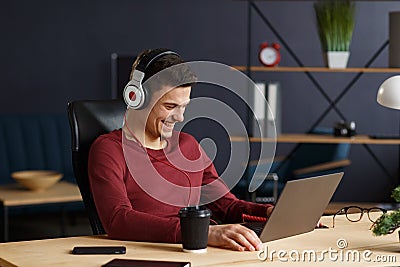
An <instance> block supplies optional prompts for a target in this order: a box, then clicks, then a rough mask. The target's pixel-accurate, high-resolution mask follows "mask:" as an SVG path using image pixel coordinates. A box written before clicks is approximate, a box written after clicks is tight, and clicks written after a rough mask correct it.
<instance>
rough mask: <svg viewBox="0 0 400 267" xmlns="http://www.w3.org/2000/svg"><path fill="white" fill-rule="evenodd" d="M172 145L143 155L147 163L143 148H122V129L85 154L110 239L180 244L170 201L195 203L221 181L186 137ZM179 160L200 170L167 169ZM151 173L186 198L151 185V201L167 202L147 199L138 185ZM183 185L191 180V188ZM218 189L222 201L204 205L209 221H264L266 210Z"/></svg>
mask: <svg viewBox="0 0 400 267" xmlns="http://www.w3.org/2000/svg"><path fill="white" fill-rule="evenodd" d="M174 137H178V138H174ZM171 140H172V141H171ZM171 140H169V142H168V146H167V148H166V149H164V150H152V149H146V150H147V151H146V152H147V153H148V154H149V155H150V157H149V156H147V155H146V153H144V148H142V147H140V146H139V145H138V144H137V143H135V142H132V141H131V142H129V146H126V145H124V146H123V145H122V142H123V141H122V130H121V129H120V130H115V131H113V132H111V133H109V134H105V135H102V136H100V137H99V138H97V139H96V141H95V142H94V143H93V144H92V146H91V149H90V153H89V165H88V167H89V180H90V185H91V189H92V193H93V198H94V201H95V204H96V208H97V211H98V214H99V217H100V220H101V222H102V224H103V226H104V228H105V230H106V232H107V234H108V236H109V237H110V238H113V239H121V240H133V241H148V242H171V243H172V242H181V235H180V224H179V217H178V212H179V209H180V206H179V205H178V206H177V205H174V204H173V203H174V201H181V202H180V203H190V204H195V203H198V201H199V200H200V198H201V197H204V196H202V192H201V190H200V189H201V188H200V187H201V186H202V185H205V184H210V183H212V182H215V181H217V182H218V181H220V179H218V180H216V179H217V178H218V174H217V172H216V170H215V168H214V165H213V164H212V162H211V161H210V160H209V159H208V157H207V156H205V153H201V149H200V147H199V144H198V143H197V141H196V140H195V139H194V138H193V137H192V136H191V135H188V134H185V133H178V132H174V135H173V137H172V138H171ZM173 140H178V141H176V142H174V141H173ZM178 147H179V149H177V148H178ZM123 149H125V153H129V155H133V156H132V157H131V156H129V158H130V159H128V164H127V161H126V160H125V157H124V151H123ZM178 154H179V155H181V154H183V155H184V157H185V158H188V159H190V160H199V159H200V161H201V164H200V165H202V166H204V167H203V168H201V167H198V166H197V167H196V168H195V170H193V171H179V170H178V169H176V168H174V167H171V162H173V164H175V162H174V159H175V158H176V157H177V155H178ZM146 160H147V161H149V162H150V161H151V163H150V164H151V165H152V166H151V167H149V166H146V164H143V162H144V161H146ZM132 161H135V162H132ZM128 165H129V166H128ZM178 165H179V164H178ZM183 168H184V166H183ZM129 170H131V171H129ZM152 172H155V173H158V174H159V175H160V176H162V177H163V178H164V179H166V180H168V181H169V182H170V183H171V184H172V185H177V186H178V187H179V186H180V187H181V188H189V187H190V188H192V189H191V191H190V193H188V191H187V190H186V191H179V190H178V191H179V192H180V193H178V194H177V193H175V191H171V190H170V188H168V184H167V185H166V186H164V185H161V186H154V184H153V187H154V188H155V190H156V195H157V196H160V197H161V198H159V199H161V200H163V197H166V199H167V201H159V200H157V199H155V198H153V197H151V196H150V195H149V194H148V192H149V191H148V188H150V191H151V189H152V188H153V187H148V188H146V185H145V188H144V189H142V188H143V185H142V182H141V181H146V179H148V177H150V176H151V173H152ZM131 173H133V175H134V176H135V178H136V177H138V176H140V178H137V179H136V180H135V179H134V178H133V176H132V174H131ZM138 179H144V180H140V183H139V184H140V185H141V186H139V184H138V183H137V181H138ZM188 179H190V186H189V181H188ZM218 187H219V188H220V189H221V188H225V189H226V192H225V194H224V195H223V196H222V197H220V198H219V199H217V200H215V201H213V202H212V203H210V204H208V205H207V207H208V208H209V209H210V210H211V211H212V214H213V217H215V218H217V219H218V220H220V221H222V222H224V223H237V222H241V221H242V214H249V215H255V216H261V217H265V215H266V212H267V207H268V206H269V205H261V204H255V203H251V202H246V201H243V200H239V199H237V198H236V197H235V196H234V195H233V194H231V193H230V192H228V191H227V188H226V187H224V185H223V184H222V183H219V186H218ZM163 190H164V196H163V195H162V193H163ZM146 191H147V193H146ZM151 193H152V192H150V194H151ZM168 198H170V199H168ZM165 202H167V203H165ZM168 203H172V204H168ZM181 206H184V205H181Z"/></svg>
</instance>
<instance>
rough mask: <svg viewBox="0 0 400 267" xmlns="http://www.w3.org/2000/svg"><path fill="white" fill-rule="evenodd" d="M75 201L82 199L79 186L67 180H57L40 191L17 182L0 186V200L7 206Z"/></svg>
mask: <svg viewBox="0 0 400 267" xmlns="http://www.w3.org/2000/svg"><path fill="white" fill-rule="evenodd" d="M75 201H82V197H81V194H80V192H79V188H78V186H77V185H74V184H71V183H68V182H58V183H56V184H55V185H54V186H52V187H50V188H49V189H47V190H46V191H42V192H35V191H30V190H27V189H24V188H23V187H22V186H20V185H19V184H9V185H2V186H0V202H2V203H3V205H4V206H7V207H11V206H22V205H34V204H35V205H36V204H48V203H61V202H75Z"/></svg>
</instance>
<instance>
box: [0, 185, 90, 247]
mask: <svg viewBox="0 0 400 267" xmlns="http://www.w3.org/2000/svg"><path fill="white" fill-rule="evenodd" d="M81 201H82V197H81V194H80V192H79V188H78V186H76V185H74V184H71V183H68V182H58V183H57V184H55V185H54V186H52V187H51V188H49V189H47V190H46V191H43V192H35V191H30V190H26V189H24V188H23V187H22V186H20V185H19V184H9V185H3V186H0V204H1V207H2V210H3V213H2V214H3V215H2V222H3V223H2V225H3V241H7V240H8V208H10V207H21V206H29V205H42V204H54V203H68V202H81Z"/></svg>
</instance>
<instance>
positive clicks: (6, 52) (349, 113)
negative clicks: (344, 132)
mask: <svg viewBox="0 0 400 267" xmlns="http://www.w3.org/2000/svg"><path fill="white" fill-rule="evenodd" d="M378 2H379V3H378ZM256 4H257V6H258V7H259V8H260V10H261V11H262V12H263V14H265V16H267V18H268V19H269V20H270V21H271V23H272V24H273V25H274V26H275V27H276V28H278V29H279V32H280V34H281V35H282V37H283V38H285V39H286V41H287V42H288V43H289V44H290V47H291V48H292V50H293V51H294V52H295V53H296V55H297V56H298V57H299V59H300V60H301V61H302V62H303V63H304V64H305V65H308V66H322V65H324V61H323V54H322V52H321V48H320V44H319V39H318V34H317V28H316V25H315V17H314V11H313V7H312V2H310V1H288V2H285V1H276V2H262V1H260V2H256ZM393 10H400V4H399V3H398V2H395V1H387V2H385V1H376V2H371V1H367V2H357V18H356V27H355V32H354V37H353V43H352V46H351V56H350V61H349V66H351V67H361V66H363V65H364V64H365V63H366V62H367V61H368V60H369V58H370V57H371V56H372V55H373V54H374V53H375V51H376V50H377V49H378V48H379V47H380V46H381V45H382V44H383V43H384V42H385V41H386V40H387V39H388V12H389V11H393ZM252 24H253V27H252V36H253V38H252V40H251V41H252V46H251V51H252V54H251V60H252V63H253V64H256V65H259V63H258V60H257V52H258V45H259V44H260V43H261V42H263V41H269V42H273V41H279V40H278V39H277V38H276V36H275V35H274V34H273V33H272V32H271V30H270V29H268V28H267V27H266V26H265V24H264V23H263V21H262V20H261V18H260V17H259V16H258V15H257V14H255V13H253V17H252ZM0 30H1V31H0V34H1V42H0V53H1V60H0V92H1V97H0V113H17V112H18V113H32V112H35V113H36V112H51V113H61V112H65V109H66V104H67V102H68V101H71V100H74V99H83V98H87V99H107V98H110V97H111V93H112V92H111V70H110V64H111V53H113V52H116V53H120V54H137V53H138V52H139V51H142V50H144V49H146V48H154V47H168V48H171V49H174V50H176V51H178V52H179V53H180V54H181V55H182V57H183V58H184V59H186V60H211V61H217V62H221V63H225V64H229V65H244V64H246V52H247V40H246V38H247V3H246V2H244V1H228V0H221V1H215V0H203V1H184V0H170V1H162V0H158V1H156V0H150V1H130V0H113V1H108V0H98V1H67V0H57V1H46V0H37V1H30V0H15V1H3V3H2V7H1V9H0ZM387 57H388V54H387V49H385V50H384V52H383V53H382V54H381V55H380V56H379V57H378V58H377V59H376V61H375V62H374V63H373V66H375V67H385V66H387V62H388V58H387ZM281 65H285V66H296V62H295V61H294V59H293V58H292V57H291V56H290V54H289V53H288V51H287V50H286V49H285V48H282V61H281ZM354 75H355V74H314V76H315V78H316V80H317V81H318V82H319V83H320V84H321V86H323V87H324V89H325V90H326V91H327V93H328V95H329V96H330V97H332V98H334V97H336V96H337V95H338V94H339V92H340V90H341V88H344V87H345V86H346V84H347V83H348V82H349V80H350V79H351V78H352V77H353V76H354ZM389 76H390V74H365V75H363V77H362V78H361V79H360V80H359V81H358V82H357V83H356V84H355V85H354V88H352V90H350V91H349V92H348V93H347V94H346V95H345V96H344V97H343V99H342V100H341V101H340V102H339V103H338V107H339V108H340V109H341V110H342V112H343V113H344V114H345V117H346V119H349V120H355V121H356V122H357V129H358V131H359V132H360V133H398V131H399V114H400V113H399V112H397V111H394V110H389V109H386V108H383V107H381V106H379V105H378V104H376V102H375V95H376V91H377V87H378V86H379V84H380V83H381V82H382V81H383V80H384V79H385V78H387V77H389ZM253 78H254V79H255V80H257V81H268V80H279V81H281V84H282V90H283V92H282V94H283V131H284V132H304V131H307V130H308V129H309V127H310V126H311V125H312V124H313V123H314V122H315V121H316V119H317V118H318V117H319V114H320V113H321V112H323V111H324V110H325V109H326V107H327V106H328V102H327V101H326V99H325V98H324V97H323V96H322V95H321V93H320V92H318V91H317V90H316V88H315V87H314V86H313V85H312V84H311V83H310V81H309V80H308V79H307V77H305V75H304V74H302V73H279V74H276V73H274V74H271V73H256V74H253ZM216 94H218V93H216ZM338 119H339V116H338V115H337V114H335V112H334V111H331V112H330V113H329V115H328V116H327V118H326V119H325V120H323V121H322V122H321V124H323V125H325V126H331V125H333V123H334V122H335V121H336V120H338ZM353 148H354V149H353V150H352V153H351V159H352V161H353V164H352V166H351V167H349V168H347V171H346V175H345V178H344V180H343V183H342V185H341V186H340V188H339V190H338V193H337V194H336V195H335V198H336V199H337V200H368V201H382V200H388V195H389V192H390V190H391V188H392V187H393V186H394V185H396V184H397V183H398V179H397V176H398V173H397V166H398V163H399V159H398V147H396V146H392V147H388V146H371V149H372V150H373V151H375V152H376V154H377V155H378V156H379V158H380V159H381V160H382V163H383V164H384V165H385V166H386V167H387V168H388V170H389V172H390V174H391V175H392V176H393V177H392V178H386V176H385V174H384V173H383V172H382V171H381V170H380V168H379V166H377V164H376V163H375V162H374V161H373V160H372V159H371V156H370V155H369V154H368V152H367V150H366V149H365V148H363V147H362V146H353ZM279 150H283V151H284V150H285V149H284V148H282V149H278V151H279ZM284 152H286V151H284ZM217 167H218V166H217Z"/></svg>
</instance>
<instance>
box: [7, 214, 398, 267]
mask: <svg viewBox="0 0 400 267" xmlns="http://www.w3.org/2000/svg"><path fill="white" fill-rule="evenodd" d="M366 217H367V216H364V217H363V220H362V221H361V222H358V223H352V222H348V221H347V220H346V218H345V217H344V216H341V215H339V216H337V217H336V222H335V223H336V227H335V228H333V229H332V228H330V229H317V230H315V231H313V232H310V233H306V234H302V235H298V236H293V237H289V238H285V239H281V240H275V241H271V242H268V243H266V244H264V246H267V248H268V254H270V253H271V252H272V250H275V251H279V250H284V251H286V252H287V255H286V257H281V258H278V256H277V253H275V254H274V255H273V259H272V261H271V259H270V258H268V259H267V260H266V261H265V262H263V261H261V260H260V259H258V252H237V251H230V250H226V249H219V248H213V247H208V249H207V250H208V251H207V253H206V254H198V255H196V254H190V253H185V252H182V249H181V245H180V244H160V243H145V242H128V241H117V240H109V239H107V238H106V237H99V236H97V237H96V236H92V237H70V238H60V239H47V240H35V241H24V242H12V243H2V244H0V258H1V259H0V266H13V265H6V264H5V260H6V261H8V262H10V263H13V264H15V265H18V266H87V267H90V266H93V267H94V266H101V265H102V264H104V263H106V262H108V261H109V260H111V259H113V258H131V259H154V260H176V261H190V262H191V263H192V266H248V267H249V266H255V265H257V266H258V265H261V266H271V265H272V266H287V265H288V264H296V265H298V266H310V265H314V264H316V265H320V266H327V265H329V266H331V265H334V266H347V265H350V263H351V265H356V266H393V265H396V262H394V260H396V261H397V265H398V262H399V261H400V243H399V238H398V235H397V233H395V234H392V235H387V236H383V237H375V236H373V235H372V233H371V231H370V230H369V227H370V225H371V223H370V222H369V221H368V219H367V218H366ZM322 221H323V222H324V223H325V224H326V225H331V223H332V218H331V217H330V216H329V217H323V218H322ZM338 239H344V240H345V241H344V242H347V247H346V248H344V249H339V248H338V245H337V242H338ZM342 241H343V240H342ZM78 245H80V246H85V245H86V246H89V245H91V246H95V245H97V246H99V245H124V246H126V248H127V254H126V255H116V256H115V255H72V254H70V251H71V249H72V248H73V247H74V246H78ZM329 249H330V250H336V251H337V252H336V253H337V254H335V255H339V252H340V251H342V252H343V253H344V252H346V251H347V252H351V253H352V252H354V253H358V252H360V253H363V252H364V251H365V250H370V251H371V254H370V255H369V256H368V258H369V259H371V262H366V261H365V260H363V259H361V260H360V262H356V261H355V259H356V258H355V257H353V256H351V255H350V256H349V257H350V258H349V259H350V260H347V261H345V260H346V259H345V258H342V259H343V260H342V261H340V260H337V261H334V260H330V258H329V256H328V255H327V254H326V253H325V254H324V256H325V258H324V260H323V261H317V262H310V261H307V259H308V258H306V260H305V261H302V262H293V261H292V260H291V259H290V258H289V257H288V254H289V252H290V251H293V250H296V251H298V252H299V253H300V254H301V253H304V251H306V250H307V251H310V250H314V251H315V252H316V253H317V255H318V256H319V257H321V254H322V252H323V251H324V250H329ZM378 257H379V259H378ZM383 258H386V262H384V263H382V262H377V261H378V260H380V261H382V260H383ZM332 259H334V257H332ZM339 259H340V258H339ZM285 261H286V262H285ZM388 261H391V262H388Z"/></svg>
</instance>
